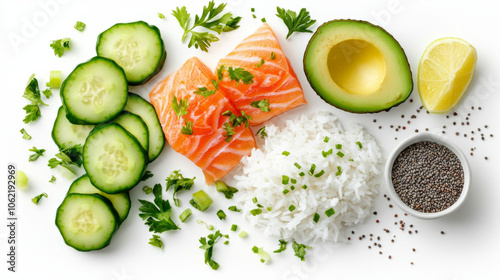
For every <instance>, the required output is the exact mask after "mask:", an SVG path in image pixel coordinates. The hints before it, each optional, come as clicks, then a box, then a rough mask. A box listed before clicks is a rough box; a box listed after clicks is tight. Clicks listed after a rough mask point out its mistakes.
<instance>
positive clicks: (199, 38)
mask: <svg viewBox="0 0 500 280" xmlns="http://www.w3.org/2000/svg"><path fill="white" fill-rule="evenodd" d="M226 5H227V4H220V5H219V6H217V7H216V6H215V2H214V1H210V2H208V5H207V6H204V7H203V11H202V14H201V16H198V15H195V18H194V21H193V24H192V26H191V27H190V26H189V25H190V22H191V20H190V16H191V15H190V14H189V13H188V12H187V9H186V7H182V8H179V7H177V8H176V9H175V10H172V15H173V16H174V17H175V18H176V19H177V21H178V22H179V25H180V26H181V28H182V29H183V30H184V33H183V34H182V39H181V41H182V42H184V40H185V39H186V38H187V37H188V35H191V38H190V39H189V44H188V47H189V48H190V47H192V46H194V47H195V48H197V49H198V48H199V49H201V50H202V51H205V52H207V51H208V48H209V47H210V45H211V43H213V42H216V41H219V38H217V36H216V35H214V34H213V33H211V32H208V31H212V32H215V33H217V34H221V33H222V32H229V31H233V30H235V29H238V28H239V25H238V23H239V22H240V20H241V17H233V15H232V14H231V13H225V14H223V15H222V16H220V17H219V15H220V14H221V13H222V12H223V11H224V8H225V7H226ZM215 18H217V19H215ZM197 27H202V28H205V29H206V30H208V31H205V32H198V31H194V29H195V28H197Z"/></svg>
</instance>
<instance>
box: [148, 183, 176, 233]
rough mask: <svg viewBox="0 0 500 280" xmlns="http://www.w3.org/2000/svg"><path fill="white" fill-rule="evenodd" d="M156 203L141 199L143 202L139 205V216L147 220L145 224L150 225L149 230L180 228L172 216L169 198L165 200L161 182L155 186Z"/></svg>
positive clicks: (163, 230) (158, 231)
mask: <svg viewBox="0 0 500 280" xmlns="http://www.w3.org/2000/svg"><path fill="white" fill-rule="evenodd" d="M153 194H154V196H155V198H154V204H153V203H152V202H149V201H147V200H142V199H139V202H140V203H141V204H142V206H141V207H139V211H140V212H141V213H139V217H141V218H142V219H143V220H146V222H145V223H144V224H145V225H147V226H149V231H153V232H155V233H162V232H165V231H169V230H177V229H180V228H179V227H178V226H177V225H176V224H175V223H174V222H173V221H172V218H171V215H172V208H171V207H170V202H168V200H163V196H162V188H161V185H160V184H156V185H155V186H154V187H153Z"/></svg>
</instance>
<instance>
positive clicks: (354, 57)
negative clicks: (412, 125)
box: [304, 20, 413, 113]
mask: <svg viewBox="0 0 500 280" xmlns="http://www.w3.org/2000/svg"><path fill="white" fill-rule="evenodd" d="M304 71H305V73H306V76H307V78H308V80H309V83H310V84H311V86H312V88H313V89H314V90H315V91H316V93H317V94H318V95H319V96H320V97H321V98H323V99H324V100H325V101H326V102H328V103H330V104H331V105H333V106H335V107H338V108H340V109H343V110H346V111H349V112H354V113H374V112H379V111H383V110H389V109H390V108H392V107H393V106H396V105H398V104H400V103H402V102H403V101H405V100H406V99H407V98H408V96H409V95H410V93H411V91H412V89H413V81H412V77H411V70H410V66H409V64H408V60H407V58H406V55H405V53H404V51H403V49H402V48H401V46H400V45H399V43H398V42H397V41H396V40H395V39H394V38H393V37H392V36H391V35H390V34H389V33H387V32H386V31H385V30H383V29H382V28H380V27H378V26H375V25H372V24H370V23H368V22H365V21H355V20H334V21H330V22H327V23H325V24H323V25H322V26H320V27H319V28H318V30H317V31H316V33H315V34H314V35H313V37H312V38H311V40H310V41H309V44H308V46H307V49H306V51H305V54H304Z"/></svg>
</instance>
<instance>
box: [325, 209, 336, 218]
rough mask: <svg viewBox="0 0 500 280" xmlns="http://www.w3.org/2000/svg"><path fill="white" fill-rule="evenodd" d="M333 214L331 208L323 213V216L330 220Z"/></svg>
mask: <svg viewBox="0 0 500 280" xmlns="http://www.w3.org/2000/svg"><path fill="white" fill-rule="evenodd" d="M333 214H335V210H333V208H330V209H328V210H326V211H325V215H326V216H327V217H328V218H330V217H331V216H332V215H333Z"/></svg>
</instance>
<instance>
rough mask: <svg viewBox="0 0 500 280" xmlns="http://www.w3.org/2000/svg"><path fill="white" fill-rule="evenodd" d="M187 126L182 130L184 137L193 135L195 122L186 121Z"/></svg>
mask: <svg viewBox="0 0 500 280" xmlns="http://www.w3.org/2000/svg"><path fill="white" fill-rule="evenodd" d="M184 122H185V123H186V125H184V126H183V127H182V128H181V133H182V134H184V135H193V122H191V121H187V119H184Z"/></svg>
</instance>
